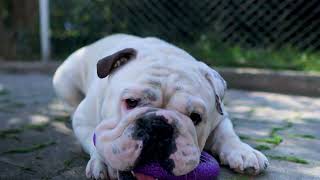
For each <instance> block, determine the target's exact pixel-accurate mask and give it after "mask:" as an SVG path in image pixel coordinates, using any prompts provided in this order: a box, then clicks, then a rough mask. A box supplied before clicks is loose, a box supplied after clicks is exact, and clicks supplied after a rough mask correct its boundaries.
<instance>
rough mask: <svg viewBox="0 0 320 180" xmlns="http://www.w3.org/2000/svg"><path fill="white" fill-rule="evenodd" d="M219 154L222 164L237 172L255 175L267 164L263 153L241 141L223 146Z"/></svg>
mask: <svg viewBox="0 0 320 180" xmlns="http://www.w3.org/2000/svg"><path fill="white" fill-rule="evenodd" d="M219 156H220V160H221V163H222V164H226V165H229V166H230V168H231V169H233V170H235V171H236V172H239V173H246V174H252V175H257V174H259V173H260V172H262V171H264V170H265V169H267V167H268V165H269V162H268V159H267V158H266V156H265V155H263V154H262V153H261V152H259V151H257V150H255V149H253V148H252V147H250V146H249V145H247V144H245V143H242V142H239V143H237V144H229V145H228V146H225V147H224V148H222V150H221V152H220V155H219Z"/></svg>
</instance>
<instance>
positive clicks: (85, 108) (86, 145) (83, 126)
mask: <svg viewBox="0 0 320 180" xmlns="http://www.w3.org/2000/svg"><path fill="white" fill-rule="evenodd" d="M97 108H98V107H97V103H96V101H95V99H94V98H90V96H89V97H86V98H85V99H84V100H83V101H82V102H81V103H80V104H79V106H78V108H77V110H76V111H75V113H74V116H73V119H72V127H73V131H74V133H75V135H76V137H77V139H78V140H79V141H80V143H81V145H82V147H83V149H84V150H85V151H86V152H87V153H88V154H89V155H90V160H89V162H88V164H87V167H86V176H87V177H88V178H94V179H99V178H100V179H113V178H115V177H116V172H115V171H114V170H113V169H111V168H108V167H107V166H106V165H105V164H104V163H103V161H102V159H101V157H100V156H99V154H98V153H97V152H96V148H95V147H94V144H93V133H94V130H95V128H96V126H97V124H98V121H97V117H96V116H97V113H96V110H97Z"/></svg>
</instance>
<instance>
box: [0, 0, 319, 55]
mask: <svg viewBox="0 0 320 180" xmlns="http://www.w3.org/2000/svg"><path fill="white" fill-rule="evenodd" d="M21 2H24V4H22V5H21V3H20V1H11V0H2V1H0V40H1V41H2V42H4V43H5V44H6V46H4V45H3V46H0V56H3V57H6V56H5V55H4V54H6V52H9V50H10V49H11V50H10V51H12V53H7V54H8V57H10V54H12V56H13V57H14V56H16V58H17V57H18V58H26V57H27V58H28V55H29V56H30V54H36V53H38V54H39V52H40V48H39V43H38V42H39V31H37V29H38V25H39V23H38V22H39V20H38V19H37V13H33V14H32V13H30V12H34V11H36V9H35V8H37V2H38V1H37V0H21ZM30 2H33V6H32V7H34V8H32V9H33V10H32V9H30V8H26V7H23V8H21V7H20V6H27V5H29V4H30ZM24 9H30V11H28V12H26V13H24V14H23V13H21V12H22V10H24ZM36 12H37V11H36ZM27 14H30V17H32V18H29V19H30V21H28V23H29V25H26V24H25V23H20V24H19V23H18V22H20V21H22V20H23V19H26V18H20V19H21V20H19V21H17V19H19V18H18V17H19V16H22V17H29V16H28V15H27ZM32 21H33V22H32ZM23 22H25V21H23ZM30 29H31V30H30ZM50 29H51V37H50V38H51V45H52V55H53V57H54V58H58V59H60V58H64V57H66V56H67V55H68V54H70V53H71V52H72V51H74V50H75V49H77V48H79V47H81V46H84V45H86V44H89V43H91V42H93V41H95V40H97V39H99V38H101V37H103V36H105V35H109V34H112V33H119V32H120V33H130V34H136V35H140V36H157V37H160V38H163V39H165V40H168V41H170V42H172V43H175V44H178V45H181V44H182V45H188V46H192V45H193V44H196V43H198V42H199V41H203V40H204V39H205V40H206V42H208V41H210V42H212V43H213V44H218V45H220V44H224V45H227V46H230V47H231V46H240V47H244V48H255V49H257V48H259V49H278V48H280V47H293V48H295V49H298V50H303V51H305V50H307V51H309V52H310V51H311V52H313V51H318V50H319V49H320V37H319V36H320V1H319V0H68V1H66V0H51V1H50ZM6 37H10V38H6ZM10 44H11V45H10ZM9 45H10V46H9ZM9 47H10V48H9ZM11 47H13V48H11ZM8 49H9V50H8ZM12 49H14V50H12ZM35 52H36V53H35ZM33 57H34V56H33Z"/></svg>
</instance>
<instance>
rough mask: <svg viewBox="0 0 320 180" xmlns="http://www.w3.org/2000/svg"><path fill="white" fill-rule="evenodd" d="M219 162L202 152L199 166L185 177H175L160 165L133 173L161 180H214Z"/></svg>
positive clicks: (148, 166)
mask: <svg viewBox="0 0 320 180" xmlns="http://www.w3.org/2000/svg"><path fill="white" fill-rule="evenodd" d="M219 170H220V168H219V164H218V162H217V161H216V160H215V159H214V158H213V157H212V156H211V155H210V154H208V153H206V152H204V151H203V152H202V153H201V157H200V163H199V165H198V166H197V167H196V168H195V169H194V170H193V171H191V172H189V173H188V174H186V175H183V176H174V175H172V174H170V173H168V172H167V171H166V170H164V169H163V168H162V167H161V166H160V165H159V164H158V163H150V164H146V165H144V166H142V167H137V168H136V169H134V170H133V171H134V172H135V173H141V174H144V175H147V176H151V177H153V178H156V179H159V180H186V179H187V180H194V179H201V180H213V179H215V178H216V177H217V176H218V175H219Z"/></svg>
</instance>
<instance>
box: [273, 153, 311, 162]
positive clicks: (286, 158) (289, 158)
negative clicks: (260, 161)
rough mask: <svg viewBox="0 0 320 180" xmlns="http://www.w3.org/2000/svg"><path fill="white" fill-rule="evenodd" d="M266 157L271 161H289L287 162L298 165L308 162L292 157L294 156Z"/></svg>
mask: <svg viewBox="0 0 320 180" xmlns="http://www.w3.org/2000/svg"><path fill="white" fill-rule="evenodd" d="M267 156H268V157H269V158H271V159H275V160H280V161H289V162H294V163H298V164H309V162H308V161H306V160H304V159H301V158H298V157H294V156H273V155H267Z"/></svg>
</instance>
